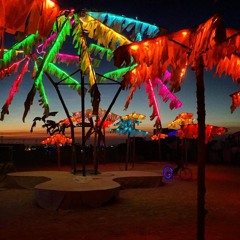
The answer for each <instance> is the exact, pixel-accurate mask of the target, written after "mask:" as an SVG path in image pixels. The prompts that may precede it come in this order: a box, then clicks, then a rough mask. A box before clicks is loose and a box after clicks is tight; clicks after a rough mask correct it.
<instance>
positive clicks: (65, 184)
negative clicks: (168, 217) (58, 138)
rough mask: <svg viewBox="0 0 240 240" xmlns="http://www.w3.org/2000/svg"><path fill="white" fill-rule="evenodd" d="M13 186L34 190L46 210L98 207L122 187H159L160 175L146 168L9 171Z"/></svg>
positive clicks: (41, 205)
mask: <svg viewBox="0 0 240 240" xmlns="http://www.w3.org/2000/svg"><path fill="white" fill-rule="evenodd" d="M8 178H9V182H10V184H11V185H12V186H14V185H15V186H18V187H22V188H28V189H33V190H34V191H35V196H36V202H37V204H38V205H39V206H40V207H42V208H44V209H49V210H57V209H75V208H80V207H100V206H102V205H104V204H106V203H108V202H109V201H111V200H114V199H116V198H117V197H118V195H119V190H120V189H122V188H137V187H142V188H146V187H159V186H162V185H163V184H164V183H163V181H162V175H160V174H159V173H154V172H145V171H112V172H104V173H101V174H97V175H87V176H82V175H77V174H72V173H70V172H63V171H28V172H15V173H9V174H8Z"/></svg>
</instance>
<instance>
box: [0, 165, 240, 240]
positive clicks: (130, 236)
mask: <svg viewBox="0 0 240 240" xmlns="http://www.w3.org/2000/svg"><path fill="white" fill-rule="evenodd" d="M163 167H164V163H156V162H148V163H141V164H135V165H134V168H133V169H129V170H128V171H132V170H143V171H149V170H150V171H155V172H159V171H162V168H163ZM190 167H191V169H192V170H193V174H194V175H193V179H192V180H191V181H183V180H180V179H179V178H178V177H175V178H174V179H173V180H170V181H166V180H165V182H166V184H165V185H164V186H161V187H157V188H134V189H122V190H120V194H119V198H118V199H117V201H116V202H112V203H109V204H107V205H105V206H102V207H100V208H85V209H78V210H58V211H49V210H45V209H41V208H39V207H38V206H37V205H36V203H35V196H34V192H33V190H31V189H19V188H9V187H8V186H7V185H6V184H5V182H4V180H2V181H1V183H0V239H1V240H9V239H11V240H23V239H24V240H30V239H31V240H32V239H34V240H41V239H44V240H55V239H56V240H61V239H64V240H81V239H82V240H83V239H84V240H103V239H104V240H105V239H107V240H159V239H163V240H168V239H174V240H178V239H179V240H180V239H181V240H194V239H196V235H197V234H196V232H197V227H196V226H197V225H196V222H197V221H196V219H197V166H196V165H194V164H192V165H190ZM53 168H54V167H52V168H51V169H49V170H57V169H53ZM21 170H46V169H42V168H41V169H36V168H34V169H27V168H26V169H21ZM68 170H69V169H68V167H65V169H64V168H62V169H61V171H68ZM99 170H100V172H103V171H112V170H114V171H115V170H119V171H123V170H124V164H120V163H119V164H104V165H100V166H99ZM239 185H240V166H230V165H207V166H206V189H207V191H206V198H205V200H206V204H205V206H206V209H207V211H208V213H207V215H206V224H205V239H206V240H239V239H240V225H239V222H240V190H239Z"/></svg>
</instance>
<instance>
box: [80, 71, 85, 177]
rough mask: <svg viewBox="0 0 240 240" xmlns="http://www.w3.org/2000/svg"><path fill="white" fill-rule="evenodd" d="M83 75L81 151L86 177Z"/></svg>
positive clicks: (82, 84)
mask: <svg viewBox="0 0 240 240" xmlns="http://www.w3.org/2000/svg"><path fill="white" fill-rule="evenodd" d="M80 73H81V86H82V87H81V103H82V149H81V156H82V158H81V160H82V174H83V176H86V163H85V150H86V149H85V99H84V98H85V96H84V87H83V86H84V76H83V74H82V71H80Z"/></svg>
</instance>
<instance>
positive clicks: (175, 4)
mask: <svg viewBox="0 0 240 240" xmlns="http://www.w3.org/2000/svg"><path fill="white" fill-rule="evenodd" d="M59 2H64V4H62V5H61V8H62V9H63V8H64V9H65V8H71V7H73V8H75V9H76V10H79V9H87V10H89V11H99V12H108V13H112V14H116V15H124V16H126V17H128V18H137V19H138V20H140V21H143V22H148V23H150V24H156V25H158V26H163V27H165V28H167V29H168V31H169V32H173V31H178V30H180V29H184V28H191V27H195V26H197V25H199V24H201V23H202V22H204V21H206V20H207V19H209V18H210V17H211V16H212V15H213V14H214V13H217V12H222V13H223V18H224V23H225V26H226V27H231V28H236V29H240V10H239V6H237V5H239V4H237V3H234V2H235V1H220V0H215V1H211V0H209V1H197V2H196V1H173V0H165V1H161V0H160V1H158V0H142V1H141V0H139V1H134V0H133V1H124V0H121V1H111V0H106V1H104V0H102V1H96V0H94V1H93V0H92V1H59ZM12 44H13V42H12V41H9V42H5V45H6V47H8V48H10V47H11V46H12ZM67 44H69V49H70V48H71V47H73V46H72V45H71V41H69V42H68V43H67ZM65 53H67V52H65ZM112 67H113V65H111V64H108V66H106V68H103V67H102V68H100V69H95V71H96V72H97V73H100V74H104V73H105V72H108V71H110V70H112V69H113V68H112ZM63 69H64V70H65V71H67V72H68V73H69V74H70V73H72V72H74V71H75V70H76V69H77V67H76V66H71V67H68V68H65V67H64V68H63ZM30 74H31V73H29V74H28V76H26V77H25V78H24V79H23V81H22V84H21V86H20V88H19V92H18V93H17V94H16V95H15V97H14V99H13V101H12V104H11V105H10V107H9V112H10V113H9V115H5V119H4V121H2V122H0V136H1V141H8V139H9V138H10V137H11V138H15V139H16V138H18V137H19V138H25V139H27V138H33V139H34V143H39V142H37V141H38V140H36V139H37V137H39V135H38V134H39V131H40V130H41V131H43V132H44V134H42V135H41V137H42V139H44V138H46V137H47V136H48V135H47V134H46V133H45V132H46V130H45V129H42V128H41V125H42V122H39V123H37V126H36V127H35V128H34V132H33V133H30V128H31V125H32V123H33V119H34V117H37V116H42V115H43V109H42V108H41V106H39V105H38V94H37V95H36V97H35V99H34V103H33V105H32V106H31V110H30V112H29V114H28V116H27V118H26V121H25V122H24V123H23V122H22V115H23V111H24V101H25V99H26V96H27V94H28V92H29V90H30V88H31V86H32V81H33V80H32V79H31V75H30ZM16 77H17V75H13V76H10V77H6V78H5V79H3V80H1V81H0V91H1V92H0V105H1V106H3V105H4V103H5V101H6V98H7V96H8V94H9V91H10V87H11V85H12V84H13V81H14V80H15V79H16ZM74 78H75V79H80V75H79V73H77V74H76V75H74ZM204 78H205V102H206V104H205V105H206V124H212V125H216V126H223V127H226V128H228V130H229V133H232V132H236V131H239V130H240V108H237V109H236V110H235V111H234V112H233V113H232V114H231V111H230V106H231V103H232V101H231V98H230V96H229V95H230V94H232V93H234V92H236V91H239V90H240V86H239V85H237V84H236V83H234V82H233V81H232V80H231V78H230V77H226V76H221V77H218V76H214V73H213V72H205V75H204ZM46 86H49V87H46V89H47V92H48V96H49V105H50V111H58V114H57V115H56V116H55V117H52V118H49V119H52V120H54V121H56V122H58V121H60V120H62V119H65V118H66V115H65V112H64V110H63V107H62V105H61V103H60V101H59V99H58V96H57V94H56V92H55V90H54V88H53V87H52V86H51V84H50V83H48V80H47V79H46ZM117 89H118V85H116V86H113V85H104V86H100V87H99V90H100V92H101V102H100V107H101V108H104V109H107V108H108V106H109V104H110V102H111V101H112V99H113V97H114V95H115V93H116V91H117ZM60 90H61V93H62V95H63V97H64V99H65V101H66V105H67V107H68V110H69V112H70V113H72V112H76V111H81V99H80V97H79V95H77V93H76V92H73V91H72V90H70V89H69V88H68V87H67V86H60ZM127 95H128V91H127V90H124V91H122V92H121V93H120V96H119V97H118V99H117V101H116V103H115V104H114V106H113V108H112V112H113V113H116V114H119V115H120V116H123V115H126V114H129V113H132V112H137V113H142V114H145V115H146V120H143V121H142V123H141V124H140V125H139V126H137V127H138V128H140V129H143V130H147V131H149V136H151V135H152V131H153V128H154V127H153V125H154V121H150V120H149V116H150V115H151V113H152V109H151V108H149V106H148V98H147V94H146V93H145V89H144V87H142V88H141V89H139V90H137V92H136V93H135V95H134V97H133V99H132V101H131V103H130V105H129V108H128V109H127V110H126V111H124V110H123V109H124V104H125V100H126V97H127ZM176 96H177V97H178V99H179V100H180V101H181V102H182V103H183V107H182V108H179V109H174V110H170V108H169V102H168V103H164V102H163V101H162V100H161V99H160V98H158V102H159V107H160V109H159V110H160V114H161V121H162V125H163V127H167V124H168V123H170V122H171V121H173V120H174V118H175V117H176V116H177V115H178V114H179V113H181V112H191V113H193V114H194V118H195V119H196V121H195V122H196V123H197V107H196V78H195V73H194V72H193V71H192V70H191V69H188V71H187V73H186V76H185V78H184V79H183V83H182V87H181V91H180V92H178V93H176ZM85 108H86V109H88V108H91V102H90V96H89V94H87V95H86V98H85ZM79 133H80V129H79V130H78V129H76V134H77V136H78V137H79V138H78V139H77V141H81V139H80V134H79ZM78 134H79V135H78ZM69 135H70V134H69ZM125 138H126V136H124V137H121V140H123V139H125ZM109 141H112V140H109ZM24 142H25V143H26V142H27V140H25V141H24Z"/></svg>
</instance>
